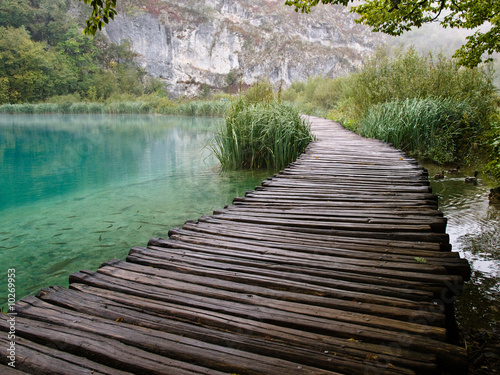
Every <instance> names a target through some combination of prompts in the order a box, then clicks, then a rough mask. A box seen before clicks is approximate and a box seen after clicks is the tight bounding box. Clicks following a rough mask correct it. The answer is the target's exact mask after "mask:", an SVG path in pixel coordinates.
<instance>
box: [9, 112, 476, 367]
mask: <svg viewBox="0 0 500 375" xmlns="http://www.w3.org/2000/svg"><path fill="white" fill-rule="evenodd" d="M306 118H307V119H308V120H309V122H310V123H311V128H312V131H313V133H314V134H315V136H316V138H317V139H316V140H315V141H313V142H312V143H311V144H310V145H309V146H308V148H307V150H306V151H305V153H304V154H302V155H301V156H300V157H299V158H298V160H297V161H295V162H294V163H292V164H290V165H289V166H288V167H287V168H286V169H285V170H283V171H281V172H280V173H279V174H276V175H275V176H273V177H271V178H269V179H267V180H266V181H264V182H263V183H262V186H259V187H256V189H255V190H253V191H249V192H247V194H246V196H245V197H241V198H235V199H234V201H233V204H232V205H229V206H227V207H225V208H224V209H221V210H217V211H215V212H214V213H213V215H211V216H203V217H201V218H199V219H198V220H197V221H188V222H186V223H185V225H184V226H183V227H182V228H173V229H172V230H171V231H170V232H169V233H168V238H165V239H164V238H152V239H151V240H150V241H149V243H148V244H147V246H146V247H134V248H133V249H132V250H131V251H130V253H129V256H128V257H127V259H126V261H122V260H110V261H109V262H106V263H104V264H103V265H102V266H101V267H100V268H99V269H98V270H97V271H86V270H83V271H80V272H77V273H75V274H73V275H71V276H70V287H69V289H68V288H62V287H57V286H54V287H50V288H46V289H43V290H41V291H40V292H39V293H38V294H37V295H36V296H30V297H26V298H24V299H22V300H20V301H19V302H17V303H16V313H17V315H16V316H15V335H16V337H15V340H11V339H10V338H9V337H8V335H7V333H8V332H9V330H11V323H10V322H11V318H12V316H10V315H6V314H0V315H1V317H0V330H2V331H4V332H3V333H4V334H2V335H1V336H0V341H1V343H0V345H1V346H2V347H5V348H9V345H11V341H15V355H16V362H15V368H12V367H11V366H8V363H9V361H10V360H9V359H8V357H7V356H6V355H5V353H4V355H2V356H1V357H0V358H1V359H0V362H1V363H0V365H1V367H2V368H1V369H0V371H1V372H2V374H23V373H28V374H51V375H52V374H173V375H182V374H239V375H244V374H249V375H251V374H255V375H262V374H269V375H273V374H280V375H283V374H286V375H295V374H311V375H312V374H325V375H326V374H349V375H350V374H446V373H453V374H465V373H467V355H466V351H465V349H464V348H462V347H461V346H459V345H457V344H455V343H454V339H455V334H456V332H455V328H456V327H455V325H454V312H453V299H454V297H455V296H457V295H458V294H459V293H460V291H461V289H462V286H463V282H464V280H467V279H468V278H469V276H470V267H469V264H468V262H467V261H466V260H464V259H461V258H460V257H459V255H458V254H457V253H455V252H452V251H451V246H450V243H449V238H448V235H447V234H446V218H444V217H443V215H442V214H441V212H439V211H438V202H437V197H436V196H435V195H434V194H432V191H431V188H430V187H429V181H428V175H427V171H426V170H425V169H423V168H422V167H420V166H419V165H418V164H417V162H416V161H415V160H413V159H411V158H409V157H408V156H407V155H406V154H404V153H403V152H401V151H399V150H396V149H394V148H393V147H391V146H390V145H388V144H386V143H383V142H381V141H378V140H373V139H365V138H362V137H360V136H358V135H356V134H354V133H352V132H350V131H348V130H346V129H344V128H343V127H342V126H340V125H339V124H338V123H335V122H333V121H330V120H325V119H321V118H317V117H308V116H307V117H306ZM9 319H10V320H9Z"/></svg>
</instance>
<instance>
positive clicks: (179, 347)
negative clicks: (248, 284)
mask: <svg viewBox="0 0 500 375" xmlns="http://www.w3.org/2000/svg"><path fill="white" fill-rule="evenodd" d="M19 310H20V313H21V314H22V315H23V316H25V317H29V318H30V319H33V318H34V319H36V322H37V323H35V325H38V327H43V328H45V327H46V324H43V322H46V323H47V324H48V325H50V326H51V327H53V326H54V325H55V324H57V325H58V328H56V329H55V330H56V331H59V330H61V331H64V332H66V331H67V330H71V331H77V332H79V335H83V336H88V337H94V336H96V339H98V340H102V339H103V338H104V340H106V341H107V339H112V340H113V341H114V342H120V343H123V344H126V345H127V346H131V347H134V348H137V349H139V350H137V349H136V350H137V351H138V352H140V351H144V352H145V353H148V355H149V356H150V357H151V358H154V356H156V355H160V356H165V357H167V358H175V359H176V361H177V362H179V363H181V365H182V366H185V367H186V368H187V367H192V369H193V371H194V372H196V371H200V370H199V369H201V371H203V373H212V372H210V371H214V370H215V371H214V372H215V373H217V374H219V373H220V372H226V373H232V372H240V371H241V372H244V373H248V374H276V375H278V374H280V371H281V374H282V373H283V372H284V373H290V374H311V375H313V374H314V375H316V374H317V375H319V374H325V375H327V374H328V375H329V374H331V375H337V374H338V373H337V372H332V371H328V370H326V369H324V370H319V369H317V368H314V367H311V366H307V365H303V366H297V364H296V363H293V362H290V361H286V360H281V359H279V358H273V357H269V356H265V355H258V354H253V353H250V352H246V351H241V350H238V349H234V348H231V347H221V346H219V345H214V344H210V343H208V342H205V341H199V340H197V339H192V338H187V337H184V336H179V335H174V334H172V333H169V332H163V331H160V330H151V329H147V328H144V327H141V326H137V325H131V324H128V323H126V322H125V321H124V320H120V322H113V321H110V320H109V319H102V318H100V317H96V316H92V317H90V316H88V315H86V314H81V313H78V312H74V311H71V310H67V309H63V308H59V307H57V306H54V305H50V304H48V303H45V302H43V301H41V300H38V299H35V298H30V299H27V300H26V301H25V302H23V303H21V304H20V306H19ZM29 321H30V322H32V321H33V320H29ZM63 327H64V328H63ZM62 328H63V329H62ZM130 360H131V361H133V360H134V359H133V358H131V359H130ZM180 361H182V362H180ZM172 362H173V363H174V364H175V362H174V361H172ZM327 362H328V361H325V363H327ZM331 367H332V366H331V365H330V368H331ZM170 371H172V370H170ZM219 371H220V372H219ZM160 373H161V372H160Z"/></svg>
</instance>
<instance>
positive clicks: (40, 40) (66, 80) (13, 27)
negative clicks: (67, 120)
mask: <svg viewBox="0 0 500 375" xmlns="http://www.w3.org/2000/svg"><path fill="white" fill-rule="evenodd" d="M80 6H81V4H80V3H79V2H77V1H66V0H2V1H0V104H3V103H35V102H42V101H48V100H50V98H54V97H65V98H66V101H72V102H75V101H97V100H100V101H104V100H107V99H109V98H112V97H113V96H120V95H122V96H123V95H125V96H127V97H131V96H139V95H143V94H147V93H151V92H160V93H161V92H163V85H162V83H161V82H159V81H158V80H155V79H151V78H150V77H149V76H148V75H147V72H146V71H145V70H144V69H141V68H139V67H138V66H137V65H136V64H135V63H134V61H133V59H134V54H133V53H132V52H131V50H130V46H129V45H128V44H127V43H124V44H122V45H115V44H111V43H109V42H108V41H107V40H106V39H105V38H104V37H103V36H102V35H97V36H96V37H90V36H88V35H83V34H82V27H81V25H83V18H84V16H79V15H80V14H81V13H82V12H80V10H79V8H80ZM53 100H55V101H57V100H59V101H61V99H53Z"/></svg>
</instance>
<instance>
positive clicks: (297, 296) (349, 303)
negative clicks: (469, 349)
mask: <svg viewBox="0 0 500 375" xmlns="http://www.w3.org/2000/svg"><path fill="white" fill-rule="evenodd" d="M129 257H130V259H128V260H130V261H133V262H134V263H135V264H140V265H145V266H150V267H155V268H160V269H164V270H169V271H170V270H175V271H179V272H181V273H188V274H191V275H210V274H211V273H216V272H218V273H220V274H221V275H222V279H223V280H226V279H230V280H241V277H238V275H242V277H243V276H246V275H248V277H250V276H251V275H252V274H245V273H243V272H241V271H239V272H236V271H234V270H231V271H228V270H226V269H222V268H219V269H216V270H214V269H212V268H209V269H207V268H206V267H202V266H200V265H193V264H191V263H186V262H181V261H178V262H175V260H174V261H165V260H164V258H154V257H151V256H147V255H143V254H138V253H136V254H133V255H129ZM170 259H172V258H170ZM224 275H231V276H232V277H227V276H224ZM254 275H255V278H258V277H261V276H262V275H261V273H256V274H254ZM265 276H267V277H268V278H269V279H271V277H270V276H269V275H265ZM178 278H181V279H182V276H181V275H179V276H178ZM295 279H299V280H300V279H303V278H299V277H296V278H295ZM290 281H292V282H296V280H294V279H293V278H291V279H290ZM203 285H205V284H203ZM244 285H246V284H244ZM274 285H279V284H278V283H275V284H274ZM302 285H312V284H311V283H310V282H309V283H307V284H306V283H302ZM316 285H321V286H324V285H322V284H316ZM211 286H213V287H216V286H218V285H217V283H215V284H214V285H211ZM335 286H336V287H337V289H339V287H338V284H337V285H335ZM286 287H288V285H284V286H283V288H286ZM288 289H289V291H280V292H281V293H278V295H279V297H276V296H275V294H276V293H275V292H274V291H269V290H266V289H262V288H255V287H250V286H248V285H246V288H244V287H242V288H240V289H239V291H240V292H241V293H244V292H245V290H246V291H247V292H248V293H250V294H252V295H253V296H263V297H265V298H275V299H279V300H284V301H291V302H294V303H303V304H308V305H310V306H322V307H326V308H329V309H330V313H333V312H334V310H339V311H338V312H339V314H340V310H342V311H349V312H355V313H361V314H371V315H373V314H375V315H377V316H380V317H388V318H390V319H398V320H404V321H408V320H414V321H415V322H419V321H425V322H426V324H429V325H432V326H444V314H443V312H442V309H441V308H435V307H434V306H433V308H432V310H427V311H425V312H424V311H423V310H419V312H418V313H416V312H415V310H412V311H408V310H405V309H401V308H393V307H391V306H389V305H383V306H379V305H377V304H376V303H375V302H368V303H359V301H356V300H342V299H340V300H339V299H335V298H332V297H328V298H326V299H325V298H324V297H323V296H316V295H311V294H306V293H301V292H302V291H301V290H297V289H296V288H288ZM231 290H232V291H238V289H236V288H234V287H233V288H232V289H231ZM355 292H359V293H363V292H362V291H355ZM403 292H404V291H402V292H401V293H400V294H399V298H401V296H402V295H404V293H403ZM374 295H382V294H380V293H378V294H377V293H374ZM385 296H387V295H385ZM387 297H391V296H387ZM233 298H234V297H233ZM265 298H264V299H262V300H261V299H260V298H254V297H252V300H251V302H252V304H258V303H261V302H262V303H264V304H266V306H267V305H269V304H267V302H268V301H267V300H266V299H265ZM234 300H241V299H236V298H235V299H234ZM245 300H246V299H245ZM274 306H275V307H277V308H283V309H285V310H290V311H303V308H302V307H297V306H295V305H288V304H283V305H281V304H280V302H277V303H276V304H275V305H274ZM424 306H425V304H423V305H422V306H420V307H421V308H424ZM426 307H427V308H428V306H426ZM320 310H321V311H322V312H323V313H324V314H326V315H328V316H329V315H330V313H328V312H327V311H326V310H322V309H316V310H315V314H317V313H319V311H320ZM349 316H350V317H349V318H348V321H357V322H359V323H360V324H366V323H365V320H366V319H370V318H369V317H367V316H361V315H360V316H357V315H356V314H349ZM339 319H340V320H343V319H342V317H340V318H339ZM370 320H371V319H370ZM379 323H380V326H385V325H386V324H387V325H389V326H390V325H392V322H388V321H386V320H382V321H380V322H378V320H372V321H371V324H375V325H376V324H379ZM406 328H408V329H409V330H412V329H416V330H419V328H415V327H411V326H409V327H406Z"/></svg>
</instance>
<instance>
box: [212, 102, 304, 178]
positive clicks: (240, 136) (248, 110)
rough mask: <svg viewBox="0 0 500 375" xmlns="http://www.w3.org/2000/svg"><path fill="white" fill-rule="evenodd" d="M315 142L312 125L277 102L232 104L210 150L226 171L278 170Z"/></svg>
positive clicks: (287, 106)
mask: <svg viewBox="0 0 500 375" xmlns="http://www.w3.org/2000/svg"><path fill="white" fill-rule="evenodd" d="M312 139H313V137H312V135H311V132H310V127H309V125H308V124H307V123H306V122H305V121H304V120H303V119H302V118H301V117H300V115H299V113H298V112H297V111H295V110H294V109H293V108H292V107H290V106H289V105H286V104H283V103H281V102H278V101H276V100H272V101H264V102H257V103H252V102H248V101H246V100H245V99H244V98H241V99H239V100H236V101H235V102H233V103H232V105H231V107H230V108H229V110H228V113H227V115H226V121H225V124H224V125H223V126H221V127H220V128H219V129H218V130H217V131H216V134H215V137H214V140H213V142H212V145H211V148H212V151H213V152H214V154H215V155H216V157H217V158H218V159H219V161H220V163H221V165H222V167H223V169H272V170H278V169H282V168H284V167H286V166H287V165H288V164H289V163H290V162H292V161H294V160H295V159H296V158H297V157H298V156H299V155H300V154H301V153H302V152H304V150H305V148H306V147H307V145H308V144H309V143H310V142H311V140H312Z"/></svg>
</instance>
